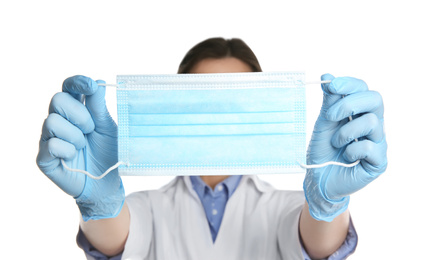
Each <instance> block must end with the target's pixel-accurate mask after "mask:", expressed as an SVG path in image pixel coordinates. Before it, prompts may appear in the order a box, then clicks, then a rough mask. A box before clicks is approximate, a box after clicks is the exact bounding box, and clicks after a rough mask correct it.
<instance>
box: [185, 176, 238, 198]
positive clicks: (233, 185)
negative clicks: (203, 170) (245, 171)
mask: <svg viewBox="0 0 429 260" xmlns="http://www.w3.org/2000/svg"><path fill="white" fill-rule="evenodd" d="M241 177H242V176H241V175H232V176H229V177H228V178H226V179H225V180H223V181H222V182H220V183H218V184H217V185H216V187H219V186H220V185H224V186H225V187H226V189H227V192H228V198H230V197H231V196H232V194H233V193H234V191H235V190H236V189H237V187H238V184H239V183H240V180H241ZM190 179H191V183H192V187H193V188H194V190H195V192H196V193H197V194H199V195H200V196H201V195H202V194H204V191H205V189H211V188H210V187H209V186H208V185H207V184H206V183H205V182H204V181H203V180H202V179H201V178H200V176H190Z"/></svg>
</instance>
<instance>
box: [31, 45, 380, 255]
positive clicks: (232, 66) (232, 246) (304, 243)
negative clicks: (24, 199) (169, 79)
mask: <svg viewBox="0 0 429 260" xmlns="http://www.w3.org/2000/svg"><path fill="white" fill-rule="evenodd" d="M257 71H262V70H261V67H260V65H259V63H258V61H257V59H256V57H255V55H254V54H253V52H252V51H251V49H250V48H249V47H248V46H247V45H246V44H245V43H244V42H243V41H241V40H239V39H232V40H225V39H222V38H212V39H208V40H206V41H203V42H201V43H199V44H197V45H196V46H195V47H193V48H192V49H191V50H190V51H189V52H188V53H187V54H186V56H185V58H184V59H183V61H182V63H181V64H180V67H179V73H234V72H257ZM322 80H331V82H330V83H325V84H322V89H323V104H322V108H321V112H320V115H319V118H318V119H317V122H316V124H315V127H314V131H313V135H312V139H311V141H310V145H309V148H308V152H307V163H308V164H319V163H323V162H326V161H341V162H345V163H352V162H355V161H357V160H360V163H359V164H357V165H356V166H354V167H351V168H345V167H341V166H332V165H331V166H327V167H323V168H318V169H308V170H307V174H306V176H305V179H304V192H301V191H279V190H275V189H274V188H273V187H272V186H270V185H269V184H267V183H265V182H262V181H261V180H259V179H258V177H256V176H192V177H189V176H187V177H177V178H175V179H174V180H173V181H172V182H171V183H169V184H168V185H166V186H165V187H163V188H161V189H160V190H155V191H142V192H137V193H133V194H131V195H129V196H127V197H126V198H125V196H124V188H123V185H122V181H121V178H120V177H119V176H118V173H117V171H116V170H115V171H114V172H112V173H110V174H108V175H107V176H106V177H105V178H103V179H101V180H92V179H90V178H87V177H86V176H85V175H83V174H80V173H71V172H68V171H67V170H66V169H64V168H63V166H62V164H61V162H60V159H64V160H65V161H66V162H67V163H70V164H71V165H72V166H76V165H79V163H81V164H83V165H85V168H87V169H91V173H93V174H98V175H100V174H101V173H102V172H104V171H105V170H106V169H107V168H109V167H110V166H112V165H114V164H115V163H116V162H117V126H116V124H115V122H114V121H113V120H112V118H111V117H110V115H109V112H108V111H107V108H106V105H105V100H104V94H105V88H104V87H102V86H98V84H97V83H103V82H102V81H93V80H92V79H90V78H87V77H83V76H74V77H71V78H68V79H66V80H65V81H64V83H63V92H60V93H57V94H56V95H55V96H54V97H53V98H52V101H51V104H50V107H49V116H48V117H47V119H46V120H45V122H44V124H43V128H42V136H41V139H40V149H39V154H38V156H37V164H38V166H39V168H40V169H41V171H42V172H43V173H44V174H45V175H46V176H47V177H48V178H50V179H51V180H52V181H53V182H54V183H55V184H56V185H58V186H59V187H60V188H61V189H62V190H63V191H65V192H66V193H67V194H69V195H71V196H73V197H74V198H75V199H76V203H77V205H78V207H79V209H80V212H81V215H82V220H81V222H80V229H79V234H78V244H79V246H80V247H81V248H82V249H83V250H84V251H85V253H86V256H87V258H88V259H120V258H122V259H321V258H328V259H344V258H346V257H347V256H348V255H350V254H351V253H353V252H354V250H355V248H356V245H357V235H356V232H355V230H354V227H353V224H352V222H351V221H350V214H349V211H348V209H347V207H348V203H349V199H350V196H349V195H350V194H352V193H354V192H356V191H358V190H360V189H361V188H363V187H365V186H366V185H367V184H368V183H370V182H371V181H373V180H374V179H376V178H377V177H378V176H379V175H380V174H381V173H383V172H384V171H385V169H386V167H387V158H386V150H387V144H386V140H385V135H384V130H383V102H382V98H381V96H380V94H378V93H377V92H375V91H369V90H368V87H367V85H366V84H365V82H364V81H362V80H359V79H355V78H349V77H343V78H334V77H333V76H332V75H329V74H325V75H323V76H322ZM349 116H353V117H354V120H353V121H349V119H348V118H349ZM355 139H357V140H358V141H357V142H355V141H354V140H355Z"/></svg>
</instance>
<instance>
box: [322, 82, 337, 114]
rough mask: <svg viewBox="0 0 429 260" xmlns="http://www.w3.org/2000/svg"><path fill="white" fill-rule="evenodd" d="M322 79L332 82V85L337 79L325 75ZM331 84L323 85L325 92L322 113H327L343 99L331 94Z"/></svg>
mask: <svg viewBox="0 0 429 260" xmlns="http://www.w3.org/2000/svg"><path fill="white" fill-rule="evenodd" d="M320 79H321V80H322V81H324V80H330V81H331V83H332V81H333V80H334V79H335V77H334V76H332V75H331V74H323V75H322V76H321V77H320ZM331 83H322V90H323V104H322V111H326V110H327V109H328V108H329V107H330V106H332V104H334V103H335V102H337V100H338V99H340V98H341V96H340V95H332V93H331V92H329V85H330V84H331Z"/></svg>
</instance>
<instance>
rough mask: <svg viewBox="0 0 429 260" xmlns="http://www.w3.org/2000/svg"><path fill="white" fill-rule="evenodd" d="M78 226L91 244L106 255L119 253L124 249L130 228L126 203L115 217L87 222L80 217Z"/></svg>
mask: <svg viewBox="0 0 429 260" xmlns="http://www.w3.org/2000/svg"><path fill="white" fill-rule="evenodd" d="M80 227H81V229H82V232H83V233H84V234H85V237H86V238H87V239H88V241H89V242H90V243H91V245H92V246H94V247H95V248H96V249H97V250H98V251H100V252H101V253H103V254H105V255H107V256H114V255H117V254H119V253H121V252H122V251H123V250H124V246H125V242H126V241H127V237H128V231H129V228H130V213H129V211H128V206H127V203H126V202H124V206H123V207H122V210H121V212H120V213H119V215H118V216H117V217H115V218H107V219H100V220H89V221H87V222H85V221H83V220H82V219H81V221H80Z"/></svg>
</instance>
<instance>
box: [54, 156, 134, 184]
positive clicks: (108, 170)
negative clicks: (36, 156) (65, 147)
mask: <svg viewBox="0 0 429 260" xmlns="http://www.w3.org/2000/svg"><path fill="white" fill-rule="evenodd" d="M61 164H62V165H63V167H64V168H65V169H66V170H68V171H71V172H80V173H83V174H85V175H86V176H88V177H89V178H91V179H94V180H100V179H102V178H104V177H105V176H106V175H107V174H109V173H110V172H111V171H113V170H114V169H116V168H118V167H119V166H120V165H128V163H125V162H122V161H119V162H117V163H116V164H115V165H113V166H112V167H110V168H109V169H107V170H106V171H105V172H104V173H103V174H101V175H100V176H94V175H92V174H91V173H89V172H87V171H84V170H80V169H72V168H70V167H68V166H67V164H66V162H65V161H64V159H61Z"/></svg>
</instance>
